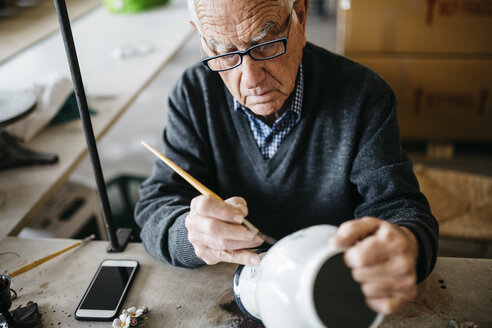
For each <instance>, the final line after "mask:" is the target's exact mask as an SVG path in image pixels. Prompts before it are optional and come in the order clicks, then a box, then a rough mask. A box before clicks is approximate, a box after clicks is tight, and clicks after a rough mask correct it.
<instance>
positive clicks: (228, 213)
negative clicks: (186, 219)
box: [190, 195, 244, 223]
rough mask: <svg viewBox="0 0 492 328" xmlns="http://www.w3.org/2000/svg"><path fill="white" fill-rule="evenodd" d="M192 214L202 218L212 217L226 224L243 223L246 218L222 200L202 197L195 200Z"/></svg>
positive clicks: (192, 205) (192, 202) (191, 205)
mask: <svg viewBox="0 0 492 328" xmlns="http://www.w3.org/2000/svg"><path fill="white" fill-rule="evenodd" d="M190 208H191V212H194V213H196V214H198V215H201V216H206V217H212V218H215V219H219V220H222V221H226V222H234V223H242V222H243V220H244V216H243V214H242V213H241V211H240V210H238V209H237V208H235V207H234V206H232V205H229V204H227V203H225V202H223V201H221V200H218V199H215V198H212V197H210V196H206V195H201V196H197V197H195V198H193V199H192V200H191V204H190Z"/></svg>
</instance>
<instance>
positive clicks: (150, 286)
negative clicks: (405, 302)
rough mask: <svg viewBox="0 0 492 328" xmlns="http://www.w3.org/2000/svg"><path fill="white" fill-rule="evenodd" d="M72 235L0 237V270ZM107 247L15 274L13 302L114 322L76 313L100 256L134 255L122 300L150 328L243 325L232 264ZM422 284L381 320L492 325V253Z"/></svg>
mask: <svg viewBox="0 0 492 328" xmlns="http://www.w3.org/2000/svg"><path fill="white" fill-rule="evenodd" d="M73 242H74V241H73V240H66V239H20V238H16V237H7V238H5V239H4V240H3V241H1V242H0V254H4V255H0V273H3V274H5V273H7V272H10V271H12V270H14V269H16V268H18V267H20V266H22V265H23V264H26V263H28V262H30V261H33V260H35V259H37V258H40V257H42V256H44V255H47V254H49V253H51V252H53V251H56V250H59V249H62V248H64V247H65V246H67V245H70V244H72V243H73ZM106 246H107V242H102V241H94V242H91V243H89V244H87V245H85V246H83V247H80V248H78V249H75V250H73V251H71V252H69V253H65V254H63V255H61V256H59V257H57V258H55V259H53V260H51V261H49V262H46V263H44V264H42V265H41V266H39V267H37V268H35V269H33V270H31V271H28V272H26V273H24V274H22V275H20V276H18V277H15V278H13V279H12V288H14V289H15V290H16V291H17V292H18V294H19V297H18V298H17V299H16V300H15V301H14V302H13V305H12V309H13V308H15V307H17V306H19V305H21V304H22V305H25V304H26V303H27V302H28V301H34V302H37V303H38V305H39V308H40V312H41V313H42V315H43V317H42V319H43V324H44V326H45V327H51V326H53V325H55V326H61V327H88V325H90V326H91V327H111V325H110V323H107V322H106V323H102V322H91V323H89V324H88V323H87V322H79V321H76V320H75V319H74V318H73V313H74V311H75V308H76V306H77V304H78V302H79V300H80V298H81V297H82V295H83V293H84V291H85V289H86V288H87V286H88V284H89V282H90V281H91V279H92V276H93V275H94V273H95V272H96V269H97V267H98V265H99V263H100V262H101V261H102V260H103V259H107V258H116V259H136V260H138V261H139V262H140V265H141V267H140V271H139V273H138V275H137V277H136V279H135V282H134V285H133V286H132V288H131V290H130V293H129V294H128V297H127V299H126V302H125V304H124V307H129V306H140V305H147V306H149V307H150V312H149V315H148V316H149V320H150V322H149V327H160V328H165V327H190V328H191V327H192V328H196V327H238V328H240V327H244V324H245V323H246V322H245V321H244V320H245V319H244V318H241V317H238V316H237V315H235V314H232V313H230V312H227V311H226V310H225V309H224V308H227V307H226V306H221V304H222V305H224V304H229V303H230V302H231V301H232V294H231V291H232V278H233V275H234V272H235V269H236V267H237V266H236V265H231V264H220V265H214V266H208V267H203V268H200V269H196V270H187V269H180V268H175V267H172V266H170V265H167V264H164V263H162V262H159V261H158V260H156V259H154V258H152V257H151V256H150V255H149V254H148V253H147V252H146V251H145V250H144V248H143V246H142V245H141V244H137V243H132V244H130V245H129V246H128V248H127V249H126V251H125V252H124V253H121V254H108V253H106V252H105V249H106ZM7 252H12V253H8V254H5V253H7ZM14 253H15V254H14ZM419 290H420V295H419V298H418V299H417V300H416V301H415V302H412V304H410V305H409V306H407V307H406V308H405V309H404V310H402V311H400V312H399V313H398V314H394V315H391V316H388V317H386V318H385V319H384V321H383V323H382V324H381V325H380V327H381V328H389V327H402V328H407V327H408V328H415V327H419V328H436V327H439V328H440V327H448V325H449V321H450V320H452V319H454V320H456V321H458V322H464V321H473V322H475V323H478V324H480V327H481V328H486V327H492V316H491V315H490V313H491V309H492V298H491V297H490V296H491V295H492V260H486V259H459V258H439V259H438V262H437V266H436V269H435V270H434V272H433V273H432V274H431V275H430V276H429V278H428V279H427V280H426V281H425V282H424V283H422V284H421V285H420V287H419Z"/></svg>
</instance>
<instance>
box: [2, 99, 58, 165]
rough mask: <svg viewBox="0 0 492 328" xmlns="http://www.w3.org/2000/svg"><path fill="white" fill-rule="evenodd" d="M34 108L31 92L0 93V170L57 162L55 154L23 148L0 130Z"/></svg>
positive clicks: (34, 101)
mask: <svg viewBox="0 0 492 328" xmlns="http://www.w3.org/2000/svg"><path fill="white" fill-rule="evenodd" d="M34 108H36V95H35V94H34V92H32V91H15V92H0V170H6V169H10V168H15V167H21V166H29V165H38V164H53V163H56V162H58V156H57V155H56V154H49V153H40V152H35V151H32V150H29V149H26V148H23V147H21V146H20V145H19V144H18V142H17V138H16V137H14V136H11V135H10V134H8V133H7V132H6V131H2V130H1V128H3V127H5V126H7V125H10V124H12V123H15V122H17V121H19V120H21V119H22V118H24V117H26V116H27V115H29V114H30V113H31V112H32V111H33V110H34Z"/></svg>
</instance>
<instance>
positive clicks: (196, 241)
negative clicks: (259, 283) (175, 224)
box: [188, 231, 263, 250]
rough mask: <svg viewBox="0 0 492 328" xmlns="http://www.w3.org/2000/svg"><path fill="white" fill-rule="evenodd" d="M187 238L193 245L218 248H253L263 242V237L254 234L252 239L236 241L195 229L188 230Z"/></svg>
mask: <svg viewBox="0 0 492 328" xmlns="http://www.w3.org/2000/svg"><path fill="white" fill-rule="evenodd" d="M188 239H189V241H190V242H191V243H192V244H193V245H204V246H207V247H209V248H212V249H219V250H220V249H223V250H238V249H244V248H254V247H258V246H260V245H261V244H263V239H261V238H260V237H258V236H256V238H255V239H253V240H248V241H238V240H233V239H226V238H214V237H212V236H210V235H207V234H204V233H201V232H197V231H189V232H188Z"/></svg>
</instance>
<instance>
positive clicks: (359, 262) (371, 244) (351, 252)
mask: <svg viewBox="0 0 492 328" xmlns="http://www.w3.org/2000/svg"><path fill="white" fill-rule="evenodd" d="M390 255H391V249H388V246H387V245H384V244H383V243H381V241H380V240H379V239H378V238H377V237H375V236H371V237H367V238H366V239H364V240H362V241H361V242H359V243H357V244H356V245H355V246H352V247H351V248H349V249H348V250H347V251H346V252H345V255H344V260H345V264H347V266H348V267H350V268H353V269H355V268H360V267H364V266H372V265H376V264H380V263H383V262H385V261H387V260H388V259H389V257H390Z"/></svg>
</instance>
